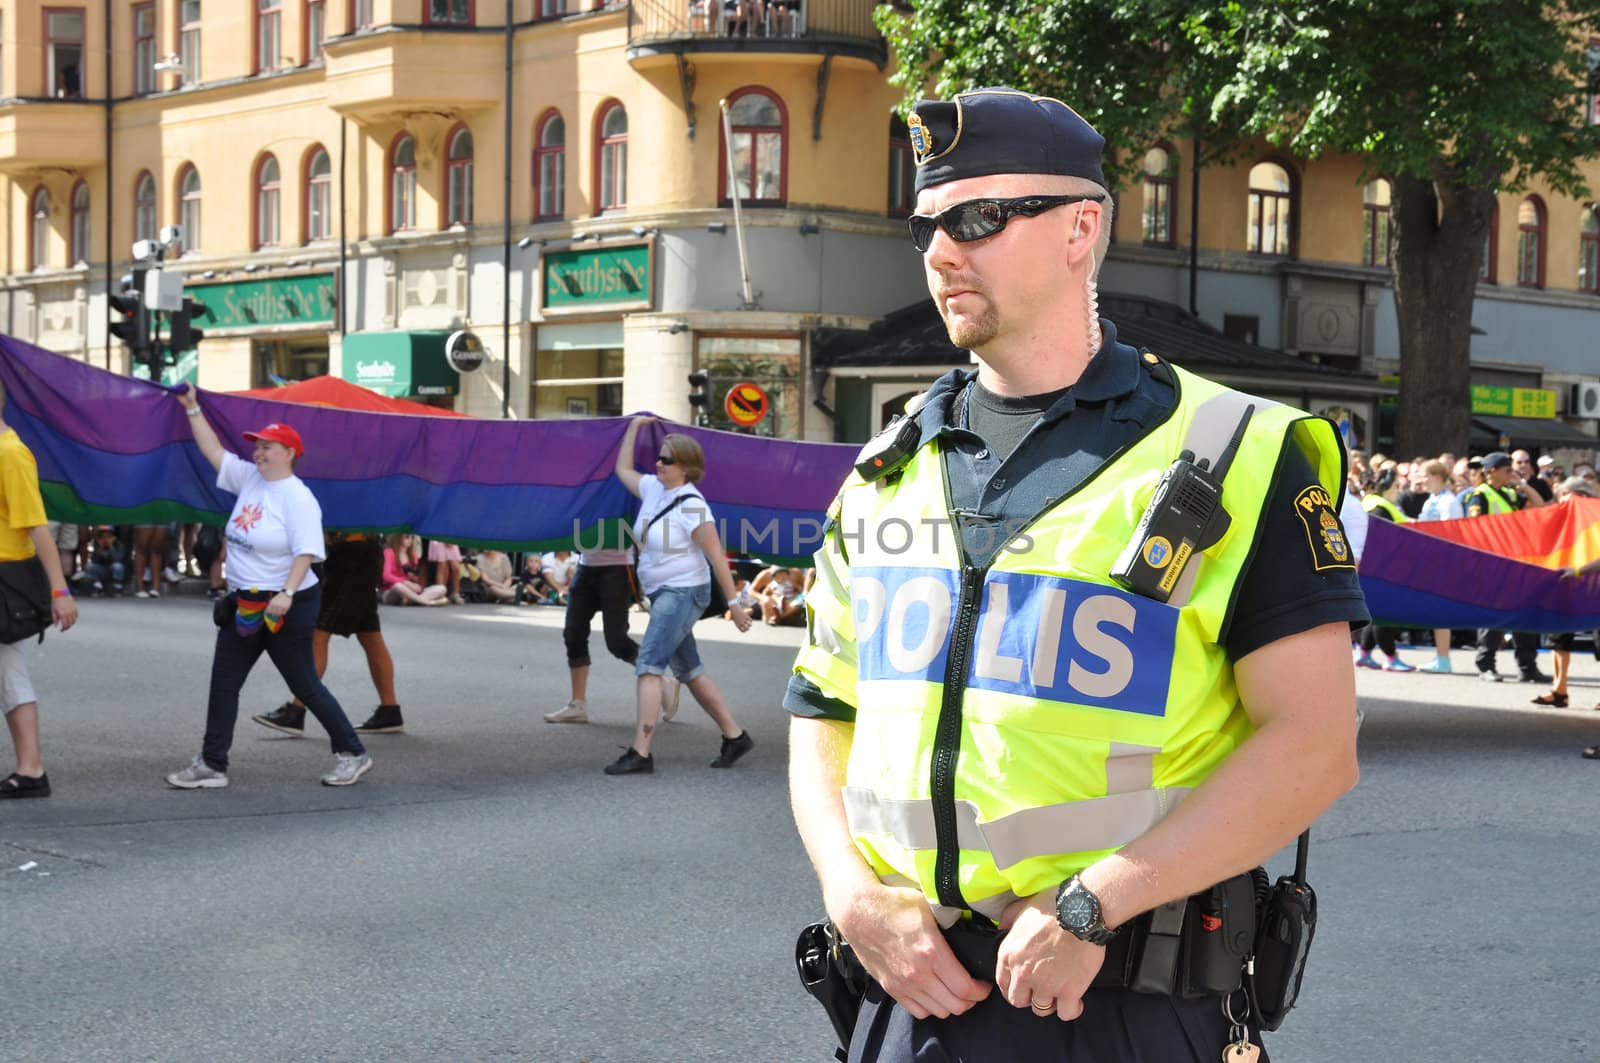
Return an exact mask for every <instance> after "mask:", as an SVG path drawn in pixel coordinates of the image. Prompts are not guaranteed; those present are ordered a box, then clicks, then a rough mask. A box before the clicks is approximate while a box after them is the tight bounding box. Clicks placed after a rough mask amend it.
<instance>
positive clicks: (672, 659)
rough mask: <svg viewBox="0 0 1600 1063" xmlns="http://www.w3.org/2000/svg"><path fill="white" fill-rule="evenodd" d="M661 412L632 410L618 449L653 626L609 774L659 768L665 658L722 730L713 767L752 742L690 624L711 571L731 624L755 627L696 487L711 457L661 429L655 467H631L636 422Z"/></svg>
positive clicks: (703, 601)
mask: <svg viewBox="0 0 1600 1063" xmlns="http://www.w3.org/2000/svg"><path fill="white" fill-rule="evenodd" d="M655 420H656V419H655V418H654V417H635V418H633V420H631V421H629V422H628V429H627V431H626V432H624V433H623V436H622V445H621V447H619V448H618V450H617V479H619V480H621V481H622V484H623V486H624V487H626V488H627V489H628V490H629V491H631V492H632V493H633V494H635V495H637V496H638V498H639V501H640V505H639V515H638V517H637V518H636V519H635V520H634V524H633V537H634V542H635V543H636V544H637V545H638V549H639V567H638V577H639V586H640V588H641V589H642V590H643V591H644V593H645V596H646V597H647V598H649V599H650V625H649V627H647V628H645V632H644V640H643V642H641V643H640V645H639V657H638V659H637V660H636V661H635V662H634V674H635V675H636V676H638V682H637V685H636V688H635V689H636V697H637V701H638V711H639V718H638V725H637V726H636V727H635V728H634V733H633V744H632V745H631V746H629V747H628V749H627V751H626V752H625V753H623V754H622V756H620V757H618V758H617V759H616V761H615V762H613V763H611V764H608V765H606V774H607V775H641V774H648V773H650V772H652V771H654V770H655V760H654V758H653V757H652V756H651V754H650V742H651V739H653V738H654V737H655V730H656V718H657V715H658V713H659V712H660V710H661V684H662V676H663V675H664V673H665V672H666V671H667V669H668V668H669V667H670V668H671V669H672V671H673V673H674V674H675V675H676V676H677V677H678V680H679V682H681V683H682V684H683V685H684V686H686V687H688V688H689V691H690V692H691V693H692V694H694V697H695V700H696V701H698V702H699V703H700V707H701V708H702V709H705V710H706V714H707V715H708V716H710V717H711V719H712V720H713V721H715V722H716V725H717V726H718V727H719V728H721V730H722V748H721V750H720V751H719V752H718V754H717V759H716V760H713V761H712V762H711V766H712V767H713V768H731V767H733V765H734V763H735V762H736V761H737V760H738V759H739V758H740V757H742V756H744V755H745V754H746V753H748V752H750V750H751V748H752V747H753V746H754V745H755V740H754V739H752V738H751V737H750V733H749V732H748V731H746V730H744V729H743V728H742V727H740V726H739V724H738V722H737V721H735V720H734V718H733V713H732V712H730V711H729V709H728V703H727V700H726V699H725V698H723V696H722V691H721V690H720V689H718V687H717V684H716V683H715V682H713V681H712V679H711V676H710V675H708V674H707V673H706V670H705V666H704V665H703V664H701V663H700V654H699V651H698V650H697V649H696V647H695V643H694V624H695V621H696V620H699V619H700V614H701V613H703V612H705V610H706V606H707V605H709V604H710V603H711V581H712V580H713V579H715V580H718V581H720V582H721V584H722V592H723V594H724V595H726V596H727V599H728V602H729V603H730V604H729V606H728V613H729V616H730V617H731V618H732V620H733V624H734V626H735V627H737V628H738V629H739V630H740V631H741V632H744V631H748V630H750V614H749V613H747V612H745V609H744V606H742V605H739V604H738V603H737V602H735V601H734V599H735V597H737V592H736V590H735V588H734V585H733V574H732V573H731V572H729V571H728V559H727V558H726V556H724V555H723V552H722V541H721V540H720V539H718V538H717V528H716V525H715V524H714V523H713V522H712V517H711V507H710V506H708V505H706V500H705V496H703V495H702V494H700V492H699V490H697V489H696V488H695V486H694V483H695V481H697V480H699V479H700V477H701V476H703V475H704V474H705V456H704V454H702V452H701V450H700V444H698V443H696V442H695V441H694V440H693V439H690V438H689V437H688V436H685V435H678V434H676V433H674V434H670V435H667V436H665V437H663V438H662V440H661V443H660V447H659V449H658V450H657V452H656V471H655V475H654V476H651V475H647V474H640V472H639V471H638V470H637V469H635V468H634V466H633V452H634V445H635V443H636V441H637V440H638V437H639V428H640V426H641V425H646V424H652V423H654V422H655Z"/></svg>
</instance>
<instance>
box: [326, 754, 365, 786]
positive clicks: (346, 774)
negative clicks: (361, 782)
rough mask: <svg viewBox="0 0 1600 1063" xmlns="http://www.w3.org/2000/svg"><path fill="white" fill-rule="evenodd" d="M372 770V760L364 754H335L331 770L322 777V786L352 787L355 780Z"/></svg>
mask: <svg viewBox="0 0 1600 1063" xmlns="http://www.w3.org/2000/svg"><path fill="white" fill-rule="evenodd" d="M371 770H372V758H371V757H369V756H367V755H366V754H365V753H362V754H361V755H359V756H357V755H356V754H354V753H335V754H334V755H333V770H332V771H330V772H328V774H326V775H324V776H323V777H322V785H324V786H354V785H355V784H356V780H358V779H360V778H361V776H363V775H365V774H366V773H367V772H369V771H371Z"/></svg>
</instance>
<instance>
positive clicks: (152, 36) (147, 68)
mask: <svg viewBox="0 0 1600 1063" xmlns="http://www.w3.org/2000/svg"><path fill="white" fill-rule="evenodd" d="M155 90H156V5H154V4H135V5H134V6H133V93H134V95H135V96H143V95H144V94H145V93H147V92H154V91H155Z"/></svg>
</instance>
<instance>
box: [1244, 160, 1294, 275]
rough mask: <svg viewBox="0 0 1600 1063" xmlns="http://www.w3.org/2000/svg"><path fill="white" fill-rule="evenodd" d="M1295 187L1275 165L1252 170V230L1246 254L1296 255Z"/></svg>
mask: <svg viewBox="0 0 1600 1063" xmlns="http://www.w3.org/2000/svg"><path fill="white" fill-rule="evenodd" d="M1293 218H1294V184H1293V180H1292V178H1291V177H1290V176H1289V171H1288V170H1287V169H1285V168H1284V167H1282V166H1279V165H1278V164H1277V163H1275V162H1258V163H1256V164H1255V165H1254V166H1252V167H1250V222H1249V225H1250V228H1249V232H1248V234H1247V250H1249V251H1250V252H1251V253H1252V254H1257V255H1290V254H1292V253H1293V250H1292V249H1293V240H1292V238H1291V226H1292V225H1293Z"/></svg>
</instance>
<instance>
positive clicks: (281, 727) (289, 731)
mask: <svg viewBox="0 0 1600 1063" xmlns="http://www.w3.org/2000/svg"><path fill="white" fill-rule="evenodd" d="M250 718H251V719H252V720H254V721H255V722H256V723H259V724H260V725H261V726H262V727H270V728H272V729H273V730H274V731H282V732H283V733H284V734H286V735H290V736H292V737H294V738H304V737H305V734H306V710H305V709H303V708H301V707H300V706H298V705H296V704H295V703H294V702H292V701H286V702H284V703H283V704H282V705H279V706H278V707H277V708H275V709H273V710H272V711H271V712H263V713H257V714H256V715H255V716H252V717H250Z"/></svg>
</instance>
